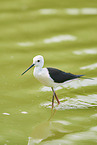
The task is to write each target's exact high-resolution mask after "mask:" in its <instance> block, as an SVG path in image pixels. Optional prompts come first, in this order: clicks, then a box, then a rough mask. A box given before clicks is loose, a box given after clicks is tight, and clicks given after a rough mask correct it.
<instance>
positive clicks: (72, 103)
mask: <svg viewBox="0 0 97 145" xmlns="http://www.w3.org/2000/svg"><path fill="white" fill-rule="evenodd" d="M60 102H61V103H60V105H57V103H55V108H56V109H59V110H66V109H84V108H88V107H93V106H97V94H92V95H87V96H84V95H76V97H75V98H70V97H66V98H65V99H64V100H62V101H61V100H60ZM40 105H41V106H44V107H46V108H51V107H52V106H51V102H47V103H42V104H40Z"/></svg>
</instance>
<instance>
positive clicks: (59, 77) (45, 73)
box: [21, 55, 84, 108]
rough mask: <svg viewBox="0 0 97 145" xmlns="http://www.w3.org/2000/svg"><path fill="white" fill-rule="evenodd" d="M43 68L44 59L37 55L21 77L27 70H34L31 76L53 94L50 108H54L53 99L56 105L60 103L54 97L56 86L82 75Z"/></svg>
mask: <svg viewBox="0 0 97 145" xmlns="http://www.w3.org/2000/svg"><path fill="white" fill-rule="evenodd" d="M43 66H44V58H43V56H41V55H37V56H35V57H34V58H33V63H32V64H31V66H30V67H28V68H27V69H26V70H25V71H24V72H23V73H22V74H21V75H24V74H25V73H26V72H27V71H28V70H29V69H31V68H32V67H35V68H34V71H33V75H34V77H35V78H36V79H37V80H38V81H39V82H41V83H42V84H43V85H45V86H48V87H51V89H52V92H53V97H52V108H53V107H54V97H55V98H56V100H57V103H58V104H60V101H59V99H58V97H57V95H56V92H55V90H54V89H55V88H56V87H57V86H61V85H63V84H64V83H65V82H67V81H70V80H74V79H77V78H81V77H82V76H84V75H75V74H72V73H67V72H64V71H62V70H59V69H56V68H52V67H47V68H43Z"/></svg>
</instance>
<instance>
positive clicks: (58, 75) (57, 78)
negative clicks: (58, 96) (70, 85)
mask: <svg viewBox="0 0 97 145" xmlns="http://www.w3.org/2000/svg"><path fill="white" fill-rule="evenodd" d="M47 69H48V72H49V75H50V77H51V78H52V79H53V80H54V82H55V83H63V82H66V81H68V80H72V79H76V78H80V77H81V76H83V75H74V74H71V73H66V72H63V71H61V70H59V69H55V68H47Z"/></svg>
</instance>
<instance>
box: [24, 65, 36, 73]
mask: <svg viewBox="0 0 97 145" xmlns="http://www.w3.org/2000/svg"><path fill="white" fill-rule="evenodd" d="M34 65H35V64H32V65H31V66H30V67H28V68H27V69H26V70H25V71H24V72H23V73H22V74H21V75H23V74H25V73H26V72H27V71H28V70H29V69H30V68H31V67H33V66H34Z"/></svg>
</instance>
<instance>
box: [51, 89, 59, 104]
mask: <svg viewBox="0 0 97 145" xmlns="http://www.w3.org/2000/svg"><path fill="white" fill-rule="evenodd" d="M52 91H53V96H55V97H56V100H57V102H58V104H60V101H59V99H58V97H57V95H56V93H55V91H54V89H53V88H52Z"/></svg>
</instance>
